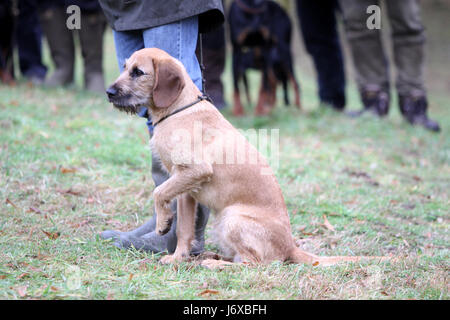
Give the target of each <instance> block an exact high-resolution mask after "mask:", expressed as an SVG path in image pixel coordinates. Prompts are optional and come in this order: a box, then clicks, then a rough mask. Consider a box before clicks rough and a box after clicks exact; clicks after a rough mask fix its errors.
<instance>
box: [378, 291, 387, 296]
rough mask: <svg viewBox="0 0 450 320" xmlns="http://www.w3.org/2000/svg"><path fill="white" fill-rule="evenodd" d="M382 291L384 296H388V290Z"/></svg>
mask: <svg viewBox="0 0 450 320" xmlns="http://www.w3.org/2000/svg"><path fill="white" fill-rule="evenodd" d="M380 293H381V294H382V295H383V296H388V294H387V292H386V291H381V292H380Z"/></svg>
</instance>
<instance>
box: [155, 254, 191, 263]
mask: <svg viewBox="0 0 450 320" xmlns="http://www.w3.org/2000/svg"><path fill="white" fill-rule="evenodd" d="M183 260H185V258H183V256H182V255H178V254H169V255H167V256H164V257H162V258H161V260H159V262H161V263H162V264H177V263H179V262H182V261H183Z"/></svg>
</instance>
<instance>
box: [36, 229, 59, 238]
mask: <svg viewBox="0 0 450 320" xmlns="http://www.w3.org/2000/svg"><path fill="white" fill-rule="evenodd" d="M41 231H42V232H43V233H44V234H45V235H46V236H47V237H48V238H49V239H52V240H56V239H58V238H59V236H60V235H61V233H60V232H47V231H44V230H41Z"/></svg>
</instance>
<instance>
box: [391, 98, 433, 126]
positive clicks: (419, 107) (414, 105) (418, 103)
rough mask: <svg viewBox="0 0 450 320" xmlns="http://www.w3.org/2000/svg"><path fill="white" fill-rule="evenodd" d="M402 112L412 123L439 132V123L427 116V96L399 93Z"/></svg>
mask: <svg viewBox="0 0 450 320" xmlns="http://www.w3.org/2000/svg"><path fill="white" fill-rule="evenodd" d="M399 105H400V112H401V113H402V115H403V117H404V118H405V119H406V120H407V121H408V122H409V123H410V124H412V125H421V126H423V127H424V128H426V129H428V130H431V131H434V132H439V131H441V128H440V126H439V123H437V122H436V121H433V120H431V119H430V118H428V116H427V109H428V101H427V98H426V97H425V96H414V95H399Z"/></svg>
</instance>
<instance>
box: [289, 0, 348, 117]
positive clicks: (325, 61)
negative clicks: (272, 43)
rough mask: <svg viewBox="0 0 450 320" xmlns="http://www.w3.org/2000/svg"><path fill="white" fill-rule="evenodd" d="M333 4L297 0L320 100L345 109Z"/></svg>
mask: <svg viewBox="0 0 450 320" xmlns="http://www.w3.org/2000/svg"><path fill="white" fill-rule="evenodd" d="M336 9H337V1H334V0H332V1H330V0H321V1H318V0H316V1H310V0H297V15H298V18H299V22H300V30H301V32H302V36H303V41H304V44H305V47H306V50H307V51H308V53H309V54H310V55H311V56H312V58H313V62H314V66H315V68H316V71H317V77H318V85H319V98H320V101H321V102H323V103H325V104H329V105H331V106H333V107H334V108H335V109H338V110H342V109H343V108H344V107H345V72H344V61H343V57H342V50H341V45H340V41H339V35H338V32H337V22H336Z"/></svg>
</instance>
